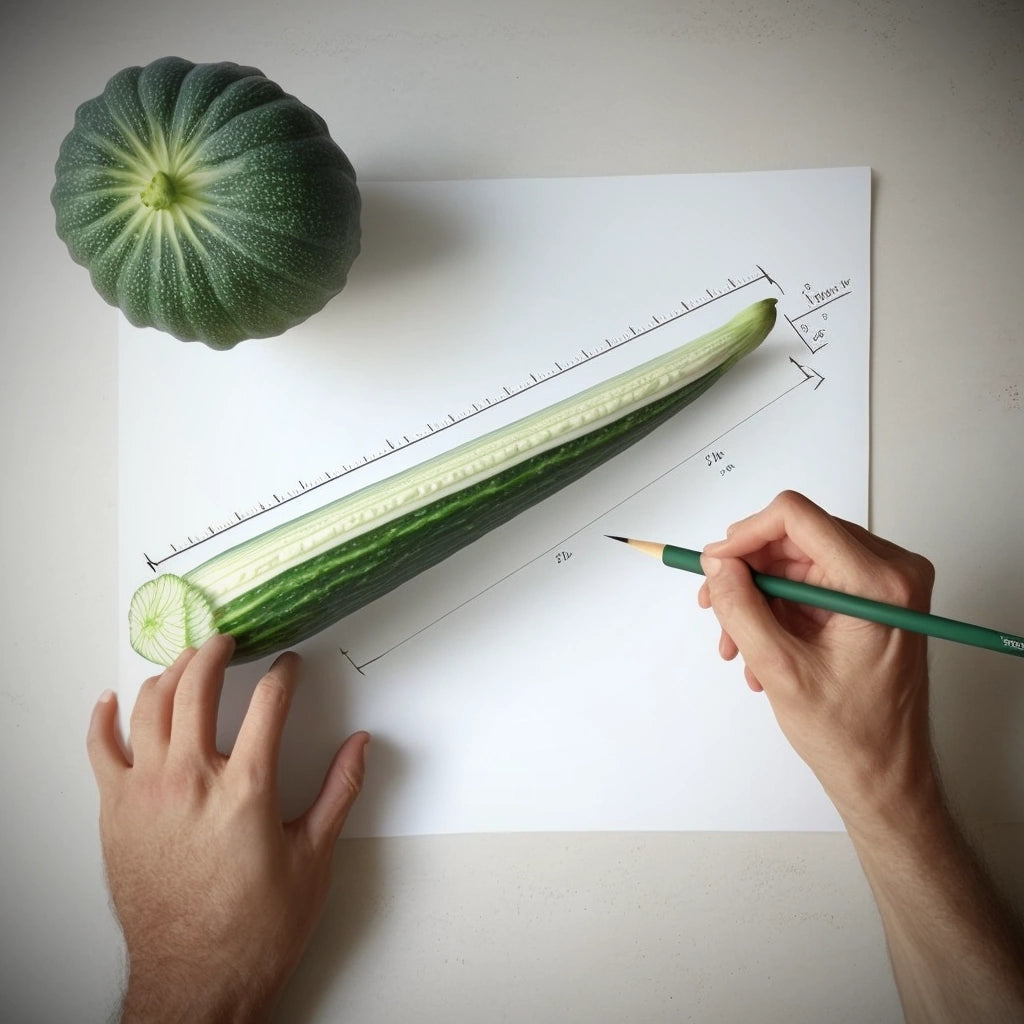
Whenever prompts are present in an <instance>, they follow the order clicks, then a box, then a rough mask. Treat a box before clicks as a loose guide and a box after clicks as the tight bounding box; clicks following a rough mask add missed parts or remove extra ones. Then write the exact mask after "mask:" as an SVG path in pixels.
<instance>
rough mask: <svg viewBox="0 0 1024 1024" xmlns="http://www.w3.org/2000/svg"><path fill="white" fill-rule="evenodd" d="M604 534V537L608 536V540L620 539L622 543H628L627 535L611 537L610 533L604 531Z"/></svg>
mask: <svg viewBox="0 0 1024 1024" xmlns="http://www.w3.org/2000/svg"><path fill="white" fill-rule="evenodd" d="M605 536H606V537H607V538H608V539H609V540H618V541H622V543H623V544H628V543H629V538H628V537H613V536H612V535H611V534H610V533H606V534H605Z"/></svg>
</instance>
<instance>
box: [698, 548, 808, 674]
mask: <svg viewBox="0 0 1024 1024" xmlns="http://www.w3.org/2000/svg"><path fill="white" fill-rule="evenodd" d="M700 562H701V568H702V569H703V570H704V575H705V576H706V577H707V586H708V597H709V599H710V602H711V609H712V611H713V612H714V613H715V618H717V619H718V624H719V625H720V626H721V627H722V632H723V633H725V634H727V635H728V636H729V637H730V638H731V639H732V641H733V643H734V644H735V645H736V647H737V649H738V650H739V652H740V654H741V655H742V656H743V660H744V662H745V663H746V666H747V671H748V673H752V674H753V675H754V676H755V677H757V678H758V679H760V678H761V677H762V674H764V672H765V668H766V666H767V665H769V664H770V663H771V662H773V661H778V656H779V653H780V651H781V650H787V649H788V648H789V647H790V645H791V643H792V637H791V636H790V634H789V633H787V632H786V631H785V629H783V628H782V626H781V625H780V624H779V621H778V619H776V618H775V616H774V614H773V613H772V610H771V608H769V607H768V602H767V600H766V599H765V596H764V594H762V593H761V591H760V590H758V589H757V587H756V586H754V581H753V579H752V578H751V574H750V568H749V566H748V565H747V564H746V562H744V561H743V560H742V559H740V558H715V557H713V556H711V555H702V556H701V560H700ZM768 674H769V675H770V672H769V673H768Z"/></svg>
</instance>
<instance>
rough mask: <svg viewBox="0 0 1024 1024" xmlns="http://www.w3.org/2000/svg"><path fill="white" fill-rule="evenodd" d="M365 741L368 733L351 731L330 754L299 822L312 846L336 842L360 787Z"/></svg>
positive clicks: (367, 738) (367, 742)
mask: <svg viewBox="0 0 1024 1024" xmlns="http://www.w3.org/2000/svg"><path fill="white" fill-rule="evenodd" d="M369 742H370V734H369V733H367V732H357V733H353V734H352V735H351V736H349V738H348V739H347V740H345V742H344V743H343V744H342V745H341V749H339V750H338V752H337V753H336V754H335V755H334V760H333V761H331V766H330V768H328V769H327V774H326V775H325V776H324V782H323V785H322V786H321V787H320V793H319V795H318V796H317V798H316V800H315V801H314V802H313V806H312V807H310V808H309V810H308V811H306V813H305V814H304V815H303V817H302V825H303V826H304V828H305V831H306V834H307V835H308V836H309V839H310V842H311V843H312V844H313V845H314V846H320V845H321V844H327V845H328V846H334V844H335V843H336V842H337V841H338V836H339V835H340V834H341V828H342V826H343V825H344V824H345V819H346V818H347V817H348V812H349V811H350V810H352V805H353V804H354V803H355V802H356V797H358V796H359V792H360V790H361V789H362V788H363V776H364V772H365V769H366V748H367V746H368V745H369Z"/></svg>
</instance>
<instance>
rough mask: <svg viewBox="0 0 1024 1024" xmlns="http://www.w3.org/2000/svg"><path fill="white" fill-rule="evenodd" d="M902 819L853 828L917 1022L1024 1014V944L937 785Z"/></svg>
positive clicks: (980, 1022) (1010, 1018) (986, 1020)
mask: <svg viewBox="0 0 1024 1024" xmlns="http://www.w3.org/2000/svg"><path fill="white" fill-rule="evenodd" d="M929 790H930V791H929V792H927V793H926V794H925V796H924V797H923V798H922V799H920V800H919V801H918V802H917V803H916V804H913V805H909V808H908V807H906V806H905V808H904V811H903V812H902V813H901V818H900V820H899V821H885V820H884V819H883V820H881V821H879V822H877V823H876V826H875V828H873V829H869V828H863V827H857V828H854V829H851V831H850V835H851V838H852V839H853V842H854V845H855V847H856V849H857V853H858V855H859V857H860V861H861V864H862V865H863V867H864V872H865V874H866V876H867V879H868V882H869V884H870V885H871V888H872V891H873V892H874V895H875V899H876V901H877V903H878V907H879V911H880V913H881V917H882V923H883V926H884V928H885V934H886V940H887V943H888V948H889V955H890V958H891V960H892V966H893V974H894V976H895V979H896V985H897V988H898V990H899V993H900V999H901V1001H902V1003H903V1010H904V1013H905V1015H906V1018H907V1020H908V1021H909V1022H911V1024H918V1022H925V1021H927V1022H928V1024H940V1022H943V1024H944V1022H947V1021H948V1022H951V1024H952V1022H960V1021H966V1020H970V1021H972V1022H975V1024H990V1022H992V1024H995V1022H1004V1021H1005V1022H1006V1024H1012V1022H1015V1021H1021V1020H1024V945H1022V940H1021V934H1020V931H1019V929H1018V926H1017V922H1016V921H1015V920H1014V916H1013V914H1012V912H1011V911H1010V910H1009V908H1008V907H1007V906H1006V905H1005V904H1004V903H1003V901H1002V900H1001V899H1000V897H999V895H998V893H997V892H996V890H995V889H994V887H993V885H992V883H991V881H990V880H989V878H988V877H987V875H986V873H985V871H984V870H983V869H982V867H981V865H980V864H979V862H978V860H977V858H976V856H975V854H974V853H973V851H972V850H971V848H970V847H969V845H968V844H967V842H966V840H965V839H964V837H963V835H962V833H961V831H960V830H959V828H958V827H957V825H956V823H955V822H954V821H953V819H952V817H951V815H950V813H949V811H948V809H947V807H946V805H945V803H944V802H943V800H942V798H941V795H940V794H939V792H938V785H937V783H936V784H935V785H934V791H931V786H929Z"/></svg>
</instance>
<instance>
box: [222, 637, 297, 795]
mask: <svg viewBox="0 0 1024 1024" xmlns="http://www.w3.org/2000/svg"><path fill="white" fill-rule="evenodd" d="M301 665H302V659H301V658H300V657H299V656H298V655H297V654H296V653H295V652H294V651H287V652H286V653H284V654H282V655H280V656H279V657H278V658H277V659H276V660H275V661H274V663H273V665H271V666H270V668H269V669H268V670H267V674H266V675H265V676H263V678H262V679H261V680H260V681H259V682H258V683H257V684H256V688H255V689H254V690H253V692H252V697H251V698H250V700H249V710H248V711H247V712H246V714H245V719H244V720H243V722H242V727H241V728H240V729H239V730H238V738H237V739H236V740H235V748H234V750H233V751H232V752H231V757H230V759H229V760H228V767H229V770H232V769H233V770H237V771H242V772H244V773H245V774H246V775H248V777H249V779H250V781H252V782H253V783H254V784H256V785H257V786H261V787H267V786H270V785H272V784H273V780H274V778H275V777H276V773H277V760H278V757H279V755H280V752H281V735H282V733H283V732H284V724H285V720H286V719H287V718H288V710H289V708H290V707H291V703H292V694H293V693H294V692H295V687H296V686H297V685H298V682H299V669H300V667H301Z"/></svg>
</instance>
